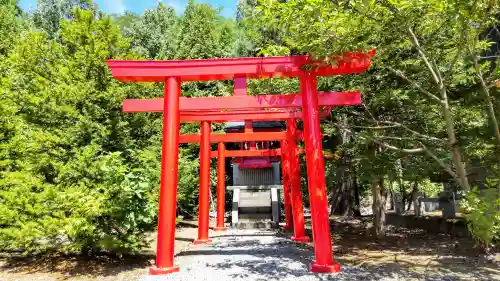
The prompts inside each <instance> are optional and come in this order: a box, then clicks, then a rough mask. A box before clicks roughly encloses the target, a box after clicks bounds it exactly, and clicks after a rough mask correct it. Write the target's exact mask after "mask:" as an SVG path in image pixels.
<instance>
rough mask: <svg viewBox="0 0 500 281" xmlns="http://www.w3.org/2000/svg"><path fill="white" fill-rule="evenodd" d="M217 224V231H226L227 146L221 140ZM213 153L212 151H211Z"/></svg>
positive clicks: (218, 154)
mask: <svg viewBox="0 0 500 281" xmlns="http://www.w3.org/2000/svg"><path fill="white" fill-rule="evenodd" d="M213 152H215V153H216V155H217V225H216V227H215V228H214V230H215V231H225V230H226V227H225V225H224V214H225V204H226V199H225V198H226V194H225V192H226V146H225V144H224V143H223V142H219V145H218V147H217V151H213ZM211 154H212V152H211Z"/></svg>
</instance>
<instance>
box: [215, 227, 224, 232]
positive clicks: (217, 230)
mask: <svg viewBox="0 0 500 281" xmlns="http://www.w3.org/2000/svg"><path fill="white" fill-rule="evenodd" d="M226 230H227V228H225V227H223V226H221V227H215V228H214V231H216V232H223V231H226Z"/></svg>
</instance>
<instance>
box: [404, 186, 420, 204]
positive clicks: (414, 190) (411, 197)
mask: <svg viewBox="0 0 500 281" xmlns="http://www.w3.org/2000/svg"><path fill="white" fill-rule="evenodd" d="M417 192H418V181H415V182H413V188H412V189H411V192H410V197H409V198H408V201H410V202H409V203H408V209H406V210H407V211H409V210H410V208H411V203H413V196H414V194H415V193H417Z"/></svg>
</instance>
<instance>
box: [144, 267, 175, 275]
mask: <svg viewBox="0 0 500 281" xmlns="http://www.w3.org/2000/svg"><path fill="white" fill-rule="evenodd" d="M179 270H180V268H179V267H178V266H177V265H174V266H172V267H165V268H158V267H156V266H152V267H150V268H149V274H150V275H165V274H170V273H174V272H179Z"/></svg>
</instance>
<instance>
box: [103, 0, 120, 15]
mask: <svg viewBox="0 0 500 281" xmlns="http://www.w3.org/2000/svg"><path fill="white" fill-rule="evenodd" d="M103 2H104V7H103V8H104V9H103V10H105V11H106V12H108V13H113V14H121V13H123V12H125V3H123V0H104V1H103Z"/></svg>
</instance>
